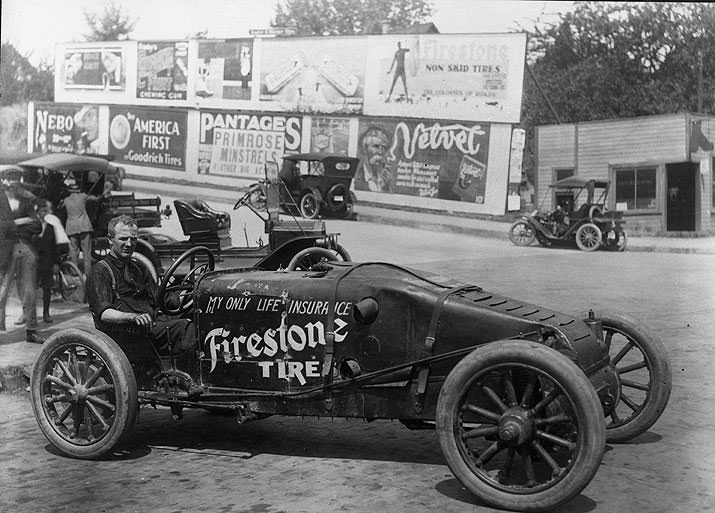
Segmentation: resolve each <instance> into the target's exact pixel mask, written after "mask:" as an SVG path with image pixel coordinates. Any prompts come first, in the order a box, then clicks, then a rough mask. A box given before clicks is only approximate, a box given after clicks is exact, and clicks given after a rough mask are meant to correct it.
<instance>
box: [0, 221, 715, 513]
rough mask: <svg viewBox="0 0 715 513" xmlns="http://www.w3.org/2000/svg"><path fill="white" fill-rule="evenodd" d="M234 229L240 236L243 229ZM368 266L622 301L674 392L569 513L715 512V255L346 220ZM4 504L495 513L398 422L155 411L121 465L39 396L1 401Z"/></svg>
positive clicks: (33, 508)
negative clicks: (657, 342)
mask: <svg viewBox="0 0 715 513" xmlns="http://www.w3.org/2000/svg"><path fill="white" fill-rule="evenodd" d="M236 227H237V226H236V224H234V229H235V228H236ZM329 228H330V230H331V231H340V232H342V234H343V235H342V236H341V237H342V238H341V240H342V241H343V244H345V246H346V247H348V248H349V249H350V251H351V253H352V256H353V258H354V259H355V260H366V259H371V260H388V261H393V262H398V263H402V264H405V265H410V266H414V267H417V268H422V269H429V270H432V271H438V272H440V273H442V274H444V275H445V276H452V277H457V278H461V279H465V280H469V281H471V282H473V283H476V284H479V285H481V286H483V287H484V288H486V289H491V290H496V291H499V292H502V293H505V294H507V295H511V296H513V297H517V298H521V299H524V300H527V301H533V302H536V303H538V304H542V305H544V306H547V307H552V308H556V309H559V310H563V311H568V312H575V311H581V310H583V309H585V308H588V307H593V308H595V309H599V308H604V307H610V308H613V309H616V310H621V311H627V312H631V313H633V314H635V315H637V316H639V317H641V318H642V319H644V320H645V321H646V322H647V323H648V324H649V325H650V326H651V327H652V328H653V329H654V330H655V332H656V333H658V334H659V336H660V337H661V338H662V339H663V340H664V342H665V344H666V346H667V348H668V351H669V353H670V357H671V362H672V367H673V372H674V376H673V378H674V379H673V394H672V397H671V402H670V405H669V407H668V409H667V410H666V412H665V414H664V415H663V417H662V418H661V420H660V421H659V422H658V423H657V424H656V425H655V426H654V427H653V429H652V430H651V431H649V432H648V433H646V434H645V435H643V436H642V437H640V439H638V440H636V441H635V442H633V443H630V444H622V445H609V446H608V450H607V452H606V455H605V457H604V459H603V463H602V465H601V468H600V469H599V472H598V473H597V475H596V476H595V478H594V479H593V481H592V482H591V484H590V485H589V486H588V487H587V488H586V489H585V490H584V491H583V493H582V494H581V495H579V496H578V497H576V498H575V499H574V500H573V501H572V502H570V503H569V504H567V505H566V506H564V507H562V508H561V509H560V510H559V511H561V512H573V513H577V512H578V513H581V512H588V511H596V512H609V513H611V512H616V511H618V512H634V513H635V512H654V513H661V512H663V513H665V512H671V511H711V510H713V508H715V479H713V476H715V463H713V462H715V446H713V444H712V442H711V439H712V426H713V425H715V386H714V385H715V383H714V381H715V378H713V375H712V372H711V370H710V369H711V363H710V362H712V361H713V359H714V358H715V345H714V344H712V335H711V317H712V312H713V311H715V292H714V291H715V288H714V287H713V285H714V284H715V256H710V255H681V254H655V253H653V254H651V253H633V254H629V253H628V252H626V253H623V254H614V253H602V252H597V253H593V254H590V253H583V252H579V251H573V250H549V249H544V248H538V247H530V248H516V247H514V246H512V245H511V244H509V243H508V242H507V241H498V240H488V239H478V238H470V237H458V236H455V235H452V234H439V233H433V232H421V231H417V230H411V229H407V228H400V227H389V226H383V227H380V228H379V230H378V229H376V228H375V226H374V225H365V224H361V223H348V222H331V223H330V225H329ZM0 411H2V412H3V416H2V417H0V462H3V463H2V464H0V487H1V488H2V489H3V494H2V496H0V511H8V512H10V511H12V512H50V511H113V512H115V511H118V512H125V511H126V512H132V511H137V512H144V511H154V512H167V513H168V512H174V511H186V512H189V511H199V510H202V511H221V512H228V511H232V512H279V511H286V512H328V511H331V512H332V511H336V510H338V511H347V512H368V511H369V512H388V511H389V512H405V513H407V512H415V511H441V512H463V511H477V512H483V511H493V510H491V509H489V508H484V507H482V506H479V505H478V504H476V503H475V499H474V498H473V496H471V495H470V494H468V493H467V492H466V491H464V490H463V489H462V487H461V486H460V485H459V484H458V482H457V481H456V480H455V479H454V478H453V477H452V475H451V474H450V472H449V470H448V468H447V467H446V465H445V463H444V459H443V457H442V455H441V454H440V452H439V446H438V443H437V439H436V435H435V433H433V432H429V431H427V432H421V431H420V432H414V431H408V430H407V429H405V428H404V427H402V426H401V425H400V424H397V423H390V422H386V421H377V422H374V423H364V422H361V421H355V420H351V421H345V420H344V419H335V420H330V419H297V418H283V417H272V418H269V419H266V420H264V421H260V422H255V423H249V424H247V425H245V426H237V425H236V424H235V423H233V421H232V420H231V419H228V418H225V417H217V416H212V415H209V414H207V413H204V412H198V411H196V412H188V413H187V415H186V417H185V419H184V420H183V421H181V422H180V423H177V424H173V423H171V422H170V421H169V414H168V412H167V411H166V410H151V409H143V410H142V416H141V419H140V422H139V426H138V430H137V434H136V436H135V437H134V439H133V449H132V450H131V452H128V453H126V454H119V455H117V456H115V457H113V458H111V459H109V460H108V461H101V462H85V461H77V460H70V459H67V458H63V457H60V456H58V455H57V454H56V452H55V451H54V450H53V449H52V448H51V447H49V446H48V445H47V442H46V441H45V439H44V438H43V437H42V435H41V434H40V432H39V430H38V429H37V427H36V424H35V422H34V419H33V418H31V411H30V409H29V405H28V403H27V396H26V394H23V393H20V394H12V395H11V394H0Z"/></svg>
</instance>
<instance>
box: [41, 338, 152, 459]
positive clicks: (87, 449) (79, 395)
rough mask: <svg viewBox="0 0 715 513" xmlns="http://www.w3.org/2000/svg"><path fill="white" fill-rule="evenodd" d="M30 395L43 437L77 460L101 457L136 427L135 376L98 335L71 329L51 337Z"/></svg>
mask: <svg viewBox="0 0 715 513" xmlns="http://www.w3.org/2000/svg"><path fill="white" fill-rule="evenodd" d="M30 394H31V400H32V408H33V411H34V413H35V418H36V419H37V423H38V424H39V426H40V429H41V430H42V433H43V434H44V435H45V437H47V439H48V440H49V441H50V443H52V445H54V446H55V447H56V448H57V449H59V450H60V451H62V452H63V453H64V454H66V455H67V456H70V457H73V458H81V459H96V458H100V457H101V456H103V455H105V454H106V453H107V452H109V451H111V450H112V449H113V448H115V447H116V446H117V445H118V444H119V443H120V442H121V441H122V439H123V438H124V437H125V436H127V435H128V434H129V433H131V431H132V430H133V429H134V425H135V424H136V419H137V410H138V403H137V384H136V380H135V378H134V372H133V371H132V367H131V365H130V364H129V360H127V357H126V355H125V354H124V352H123V351H122V350H121V349H120V348H119V346H118V345H117V344H116V343H115V342H114V341H113V340H112V339H111V338H109V337H108V336H107V335H105V334H103V333H100V332H91V333H90V332H87V331H83V330H78V329H74V328H70V329H65V330H62V331H59V332H57V333H55V334H53V335H52V336H50V337H49V338H48V339H47V340H46V341H45V343H44V344H43V345H42V349H41V350H40V353H39V355H38V356H37V359H36V360H35V364H34V366H33V368H32V375H31V379H30Z"/></svg>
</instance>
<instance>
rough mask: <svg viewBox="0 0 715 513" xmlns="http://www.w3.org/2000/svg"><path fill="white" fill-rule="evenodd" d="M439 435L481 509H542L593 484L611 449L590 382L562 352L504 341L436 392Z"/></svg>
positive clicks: (463, 364)
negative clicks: (608, 446) (599, 467)
mask: <svg viewBox="0 0 715 513" xmlns="http://www.w3.org/2000/svg"><path fill="white" fill-rule="evenodd" d="M436 423H437V435H438V437H439V441H440V445H441V448H442V452H443V453H444V456H445V458H446V460H447V464H448V465H449V468H450V470H451V471H452V473H453V474H454V475H455V476H456V477H457V479H459V481H460V482H461V483H462V484H463V485H464V486H465V487H466V488H467V489H469V490H470V491H471V492H472V493H474V494H475V495H476V496H477V497H478V498H479V499H480V500H482V501H483V502H484V503H485V504H487V505H490V506H493V507H497V508H503V509H509V510H514V511H544V510H549V509H552V508H555V507H557V506H559V505H560V504H563V503H565V502H567V501H569V500H570V499H571V498H573V497H574V496H575V495H577V494H578V493H579V492H580V491H581V490H583V488H584V487H585V486H586V485H588V483H589V482H590V481H591V479H592V478H593V476H594V475H595V473H596V471H597V470H598V466H599V464H600V462H601V458H602V456H603V452H604V450H605V439H606V434H605V431H606V430H605V421H604V419H603V409H602V407H601V403H600V401H599V399H598V395H597V394H596V390H595V389H594V387H593V385H592V384H591V382H590V381H589V380H588V378H587V377H586V375H585V374H584V373H583V372H582V371H581V369H580V368H579V367H578V366H577V365H576V364H574V363H573V362H572V361H571V360H569V359H568V358H567V357H566V356H564V355H562V354H561V353H559V352H557V351H555V350H553V349H551V348H548V347H546V346H543V345H541V344H538V343H535V342H528V341H522V340H501V341H496V342H492V343H490V344H487V345H484V346H481V347H479V348H477V349H475V350H474V351H473V352H472V353H470V354H469V355H467V356H466V357H464V358H463V359H462V360H461V361H460V362H459V363H458V364H457V365H456V366H455V367H454V369H452V371H451V372H450V373H449V375H448V376H447V379H446V380H445V382H444V384H443V385H442V389H441V391H440V394H439V399H438V402H437V412H436Z"/></svg>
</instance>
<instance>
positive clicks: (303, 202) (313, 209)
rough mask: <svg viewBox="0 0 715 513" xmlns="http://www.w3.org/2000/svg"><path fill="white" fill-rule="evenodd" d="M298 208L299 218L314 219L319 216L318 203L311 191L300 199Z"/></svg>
mask: <svg viewBox="0 0 715 513" xmlns="http://www.w3.org/2000/svg"><path fill="white" fill-rule="evenodd" d="M298 208H299V209H300V215H301V216H303V217H305V218H306V219H315V218H316V217H318V215H319V214H320V201H318V198H317V197H316V196H315V194H314V193H313V192H312V191H307V192H305V193H304V194H303V195H302V196H301V197H300V202H299V203H298Z"/></svg>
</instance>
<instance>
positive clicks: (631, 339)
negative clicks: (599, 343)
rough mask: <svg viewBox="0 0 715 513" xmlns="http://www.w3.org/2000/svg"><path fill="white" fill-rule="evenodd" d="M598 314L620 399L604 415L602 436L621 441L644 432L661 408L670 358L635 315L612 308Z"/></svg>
mask: <svg viewBox="0 0 715 513" xmlns="http://www.w3.org/2000/svg"><path fill="white" fill-rule="evenodd" d="M587 317H588V315H586V314H584V315H582V318H584V319H586V318H587ZM598 318H599V320H600V321H601V325H602V326H603V337H604V340H605V342H606V345H607V346H608V348H609V350H608V354H609V355H610V357H611V363H612V364H613V365H614V366H615V367H616V372H617V373H618V377H619V378H620V382H621V393H620V400H619V402H618V404H616V405H615V407H614V409H613V411H612V412H611V413H610V415H609V416H608V418H607V419H606V437H607V439H608V441H609V442H624V441H626V440H630V439H631V438H633V437H636V436H638V435H640V434H641V433H644V432H646V431H647V430H648V429H649V428H650V427H651V426H652V425H653V424H655V422H656V421H657V420H658V418H660V416H661V414H662V413H663V411H664V410H665V407H666V405H667V404H668V400H669V399H670V390H671V388H672V380H673V378H672V374H671V370H670V362H669V361H668V354H667V352H666V350H665V346H664V345H663V342H661V341H660V339H659V338H658V337H656V336H655V335H654V334H653V333H651V331H650V330H649V329H648V327H647V326H646V325H645V324H643V323H642V322H641V321H639V320H638V319H636V318H634V317H631V316H630V315H625V314H621V313H616V312H604V313H599V314H598Z"/></svg>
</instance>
